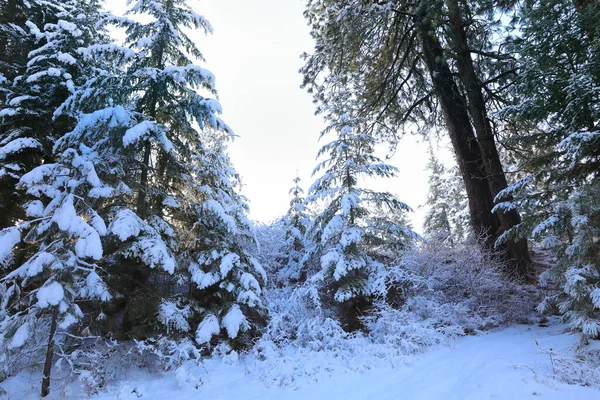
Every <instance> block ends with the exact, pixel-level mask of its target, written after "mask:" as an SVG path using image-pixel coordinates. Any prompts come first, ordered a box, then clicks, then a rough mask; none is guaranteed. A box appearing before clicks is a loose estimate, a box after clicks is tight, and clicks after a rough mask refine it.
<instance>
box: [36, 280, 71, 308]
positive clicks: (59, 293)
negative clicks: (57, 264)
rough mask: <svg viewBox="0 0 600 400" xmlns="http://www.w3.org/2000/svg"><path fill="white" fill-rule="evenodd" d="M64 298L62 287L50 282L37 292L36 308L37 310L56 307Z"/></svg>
mask: <svg viewBox="0 0 600 400" xmlns="http://www.w3.org/2000/svg"><path fill="white" fill-rule="evenodd" d="M64 297H65V291H64V289H63V287H62V285H61V284H60V283H58V282H52V283H50V284H48V285H46V286H43V287H41V288H40V289H39V290H38V292H37V300H38V302H37V306H38V307H39V308H46V307H49V306H56V305H58V303H60V302H61V301H62V299H63V298H64Z"/></svg>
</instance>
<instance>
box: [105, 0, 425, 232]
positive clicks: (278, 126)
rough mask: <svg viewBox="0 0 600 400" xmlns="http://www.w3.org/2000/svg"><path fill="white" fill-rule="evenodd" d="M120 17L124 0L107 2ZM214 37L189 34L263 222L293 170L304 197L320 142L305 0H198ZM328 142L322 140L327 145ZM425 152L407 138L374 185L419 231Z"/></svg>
mask: <svg viewBox="0 0 600 400" xmlns="http://www.w3.org/2000/svg"><path fill="white" fill-rule="evenodd" d="M107 3H108V6H109V8H111V9H119V11H122V9H123V6H122V4H123V3H124V1H119V0H107ZM190 3H191V5H192V6H193V7H194V9H195V11H196V12H198V13H199V14H201V15H203V16H205V17H206V18H207V19H208V20H209V21H210V22H211V24H212V26H213V28H214V31H215V32H214V35H211V36H204V35H203V34H201V33H200V32H198V34H192V37H193V38H194V39H195V40H196V42H197V45H198V47H199V49H200V50H201V51H202V52H203V53H204V56H205V58H206V61H207V62H206V65H203V67H205V68H207V69H209V70H210V71H211V72H213V73H214V74H215V75H216V86H217V90H218V93H219V100H220V102H221V104H222V106H223V111H224V113H223V115H222V118H223V120H224V121H225V122H226V123H227V124H229V125H230V126H231V127H232V128H233V130H234V131H235V132H236V134H237V135H238V136H239V137H238V138H237V139H236V140H235V142H234V143H232V144H231V145H230V154H231V158H232V160H233V163H234V166H235V168H236V169H237V171H238V172H239V173H240V174H241V175H242V178H243V182H244V185H245V186H244V190H243V193H244V195H245V196H246V197H248V199H249V200H250V218H252V219H254V220H258V221H261V222H268V221H271V220H273V219H275V218H277V217H279V216H281V215H283V214H284V213H285V212H286V211H287V208H288V205H289V200H290V196H289V195H288V190H289V189H290V188H291V186H292V184H293V183H292V180H293V179H294V177H295V176H296V172H298V174H299V176H300V177H301V178H302V182H301V185H302V186H303V187H304V189H305V191H306V190H308V187H309V186H310V185H311V184H312V182H313V178H312V177H311V173H312V170H313V168H314V166H315V165H316V160H315V157H316V155H317V151H318V149H319V148H320V146H321V144H322V143H319V142H318V137H319V133H320V131H321V130H322V128H323V123H322V121H321V117H320V116H315V115H314V105H313V103H312V101H311V97H310V95H309V94H308V93H306V92H305V91H304V90H303V89H300V83H301V82H302V77H301V75H300V74H299V73H298V69H299V68H300V67H301V66H302V64H303V61H302V60H301V59H300V54H302V53H303V52H305V51H306V52H310V51H312V48H313V42H312V39H311V38H310V35H309V33H308V26H307V25H306V23H305V20H304V17H303V15H302V13H303V11H304V5H305V2H304V1H303V0H252V1H249V0H195V1H190ZM324 140H326V139H324ZM427 158H428V156H427V147H426V145H424V144H422V143H419V142H418V139H417V138H414V137H406V138H404V139H403V140H402V141H401V143H400V146H399V147H398V151H397V153H396V155H395V156H394V157H393V159H392V160H391V161H390V163H391V164H393V165H395V166H396V167H398V168H399V169H400V174H399V176H398V178H396V179H386V180H385V181H382V182H378V183H377V184H376V186H377V188H378V189H384V190H386V191H390V192H392V193H396V194H397V195H398V197H399V198H400V200H402V201H404V202H405V203H407V204H408V205H409V206H410V207H412V208H413V209H414V210H415V213H414V214H413V215H412V219H413V225H414V228H415V230H417V231H421V221H422V217H423V212H424V210H422V209H421V210H420V209H418V207H419V205H421V204H423V203H424V201H425V198H426V196H427V172H426V171H425V165H426V163H427Z"/></svg>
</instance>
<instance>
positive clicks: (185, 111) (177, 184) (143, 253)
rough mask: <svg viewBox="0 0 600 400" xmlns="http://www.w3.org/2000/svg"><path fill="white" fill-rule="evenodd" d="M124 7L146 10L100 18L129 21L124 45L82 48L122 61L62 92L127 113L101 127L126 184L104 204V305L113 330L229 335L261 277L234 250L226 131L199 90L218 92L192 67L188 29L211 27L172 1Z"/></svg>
mask: <svg viewBox="0 0 600 400" xmlns="http://www.w3.org/2000/svg"><path fill="white" fill-rule="evenodd" d="M128 14H130V15H134V16H135V15H141V16H145V17H149V18H136V19H135V20H133V19H127V18H120V17H114V18H107V19H106V20H105V23H112V24H115V25H117V26H121V27H124V28H125V29H126V39H125V44H126V46H125V47H119V46H116V45H114V44H111V45H106V46H93V47H92V48H89V49H88V50H86V51H85V52H84V54H86V56H87V57H89V58H91V59H99V58H101V57H102V56H104V57H106V58H109V59H111V60H114V61H113V62H114V63H115V64H118V63H121V64H123V65H124V66H123V67H122V68H117V69H112V70H111V69H110V68H109V69H107V70H105V71H103V72H102V73H101V74H100V75H99V76H97V77H95V78H93V79H90V80H89V81H88V84H87V85H86V86H85V87H84V88H82V89H81V90H80V91H79V92H78V93H77V94H76V95H74V96H73V98H72V99H71V100H70V106H71V107H87V108H93V107H95V108H96V109H99V110H98V111H97V113H103V112H108V113H109V114H110V113H111V112H114V111H110V110H115V109H119V113H124V114H125V116H124V117H119V118H118V119H117V122H114V123H113V122H110V119H109V120H107V122H108V124H107V126H108V130H109V133H104V135H108V137H110V138H113V139H114V141H113V142H112V143H113V147H114V149H117V150H118V152H117V154H118V156H119V157H120V160H122V164H120V166H119V171H120V174H121V175H119V177H120V179H122V180H123V183H124V186H125V187H127V188H128V189H129V190H130V191H129V192H128V193H125V194H124V195H123V196H121V197H119V198H118V199H117V200H116V201H115V202H114V204H111V205H109V206H107V207H106V209H107V213H108V214H109V217H108V219H109V220H111V222H110V224H109V226H108V231H109V236H108V237H109V244H110V246H109V247H108V248H107V251H108V254H110V256H109V257H106V260H105V262H106V263H107V269H108V270H109V271H111V272H113V274H112V276H113V277H114V278H113V279H114V287H115V290H117V291H118V292H119V293H120V294H121V295H122V298H120V299H117V301H116V302H115V304H114V306H115V307H112V312H113V313H115V314H117V315H121V316H122V318H123V325H122V326H120V327H115V328H116V329H118V330H120V331H121V332H122V333H123V334H125V335H126V336H127V337H148V336H151V335H153V334H155V333H156V332H157V327H158V326H159V325H160V324H163V325H165V326H166V328H167V329H168V330H171V328H175V329H173V330H172V331H173V332H174V333H175V332H177V333H178V334H183V335H192V334H193V331H197V333H196V335H195V336H196V340H197V342H198V343H200V344H204V343H207V342H209V341H210V340H211V338H212V336H213V335H217V334H219V333H220V332H221V329H223V331H226V333H227V337H228V338H230V339H237V336H238V333H239V332H241V331H245V330H250V331H255V325H254V323H253V322H255V321H260V320H261V316H260V315H261V314H262V313H263V312H262V304H261V300H260V295H261V288H260V283H259V282H260V281H264V278H265V277H264V271H263V270H262V267H261V266H260V265H259V264H258V262H256V261H255V260H254V259H253V258H252V257H251V256H250V255H249V254H248V253H246V252H245V250H244V249H243V247H242V242H244V241H246V240H251V239H252V236H253V234H252V226H251V224H250V222H249V221H248V220H247V218H246V216H245V213H246V212H247V205H246V202H245V199H244V198H243V197H242V196H241V195H240V194H239V188H240V186H241V185H240V183H239V178H238V176H237V173H236V172H235V170H234V169H233V167H232V166H231V163H230V160H229V158H228V157H227V155H226V145H225V142H227V141H228V140H229V139H230V138H231V137H232V136H233V134H232V132H231V130H230V128H229V127H228V126H227V125H226V124H225V123H223V121H221V119H220V118H218V116H217V114H219V113H220V112H221V106H220V104H219V103H218V102H217V101H216V100H214V99H212V98H210V97H205V96H204V95H205V94H209V95H210V94H215V93H216V91H215V88H214V76H213V75H212V74H211V73H210V72H209V71H207V70H205V69H203V68H201V67H199V66H197V65H196V64H195V60H202V54H201V53H200V51H199V50H198V49H197V47H196V45H195V44H194V43H193V41H192V40H191V39H190V38H189V37H188V36H187V34H186V28H194V29H195V28H199V29H203V30H204V31H205V32H210V31H211V27H210V24H209V23H208V22H207V21H206V20H205V19H204V18H203V17H201V16H199V15H198V14H196V13H195V12H194V11H192V10H191V9H190V8H189V7H188V6H187V4H186V3H185V2H184V1H181V0H177V1H170V0H169V1H167V0H164V1H147V0H140V1H136V2H132V4H131V7H130V10H129V11H128ZM141 21H143V22H141ZM109 67H110V65H109ZM115 103H116V104H120V105H122V106H123V107H120V108H119V107H118V106H117V107H114V106H111V104H115ZM102 107H105V108H102ZM103 110H104V111H103ZM123 130H125V131H124V132H123ZM113 131H114V133H110V132H113ZM119 146H123V148H119ZM128 226H131V227H133V228H132V229H127V227H128ZM176 288H179V289H176ZM183 288H187V289H185V290H184V289H183ZM199 320H202V321H204V322H202V323H201V324H200V327H198V329H196V327H197V325H198V322H197V321H199ZM173 321H178V323H177V324H176V325H173ZM180 322H181V323H180ZM183 322H185V323H183ZM236 322H237V323H238V325H237V328H235V327H234V326H235V323H236ZM215 323H216V328H215ZM207 324H208V325H207ZM207 326H208V328H207Z"/></svg>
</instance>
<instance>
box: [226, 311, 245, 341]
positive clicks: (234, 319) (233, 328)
mask: <svg viewBox="0 0 600 400" xmlns="http://www.w3.org/2000/svg"><path fill="white" fill-rule="evenodd" d="M222 324H223V327H224V328H225V330H226V331H227V336H229V338H230V339H235V338H236V337H237V336H238V333H239V332H240V329H242V330H245V329H246V328H247V326H248V321H247V320H246V316H245V315H244V313H242V310H240V306H238V305H237V304H234V305H233V306H231V309H230V310H229V312H228V313H227V314H226V315H225V316H224V317H223V321H222Z"/></svg>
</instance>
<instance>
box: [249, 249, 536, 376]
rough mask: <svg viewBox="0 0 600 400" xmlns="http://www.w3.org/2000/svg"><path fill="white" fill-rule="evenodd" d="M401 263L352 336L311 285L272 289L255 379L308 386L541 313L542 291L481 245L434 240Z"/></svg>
mask: <svg viewBox="0 0 600 400" xmlns="http://www.w3.org/2000/svg"><path fill="white" fill-rule="evenodd" d="M395 261H396V262H394V263H390V264H389V267H388V268H385V269H383V270H381V271H380V274H379V275H378V279H377V280H376V282H373V288H374V291H375V295H374V296H375V299H374V302H373V305H372V307H371V308H369V309H368V310H366V312H365V313H364V315H363V317H362V319H363V323H364V327H365V329H364V330H362V331H356V332H352V333H349V332H347V331H346V330H344V329H343V328H342V326H341V324H340V322H339V321H338V320H337V318H336V314H337V313H336V310H335V308H332V307H331V305H328V304H327V303H326V302H324V301H323V299H322V298H321V291H320V290H319V287H318V285H315V284H313V283H311V282H310V281H309V282H306V283H304V284H301V285H297V286H296V287H294V286H288V287H283V288H274V289H270V290H267V291H266V293H265V296H266V301H267V303H268V305H269V310H270V321H269V324H268V325H267V327H266V329H265V331H264V334H263V335H262V337H261V338H260V340H259V341H258V342H257V343H256V345H255V346H254V347H253V348H252V350H251V353H252V355H253V356H255V357H258V358H259V359H260V360H262V361H261V363H258V364H257V365H256V366H255V367H254V369H253V373H255V374H257V375H258V376H259V378H260V379H261V380H262V381H264V382H265V383H266V384H267V385H268V386H291V387H301V386H302V385H303V382H306V381H316V380H320V379H322V378H323V377H326V376H328V375H329V374H331V373H334V372H335V371H340V370H341V371H346V372H347V371H360V372H363V371H367V370H369V368H371V367H372V366H373V365H376V364H377V363H378V362H381V360H389V362H391V363H392V364H394V363H395V362H397V361H396V360H397V359H398V357H401V356H403V355H408V354H413V353H418V352H423V351H425V350H427V348H428V347H430V346H432V345H435V344H443V343H449V342H450V341H451V340H452V339H453V338H456V337H460V336H465V335H475V334H478V333H480V332H482V331H486V330H490V329H493V328H496V327H499V326H503V325H508V324H511V323H526V322H528V321H530V318H532V317H533V315H534V312H535V302H536V297H537V293H536V292H535V291H531V289H529V288H527V287H523V286H519V285H516V284H514V283H511V282H510V281H509V280H508V279H507V278H505V277H504V276H503V275H502V272H501V271H503V266H502V265H501V264H498V262H497V261H496V260H494V258H492V256H491V255H490V254H488V253H484V252H481V251H480V250H479V248H478V246H476V245H474V244H472V245H467V246H465V247H464V248H461V249H457V248H453V247H451V246H450V245H449V243H442V242H433V241H432V242H430V243H429V244H427V245H425V246H423V247H421V248H413V249H410V250H408V251H407V252H405V253H404V254H403V256H402V258H399V259H397V260H395ZM308 359H310V360H316V361H315V362H307V361H306V360H308Z"/></svg>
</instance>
